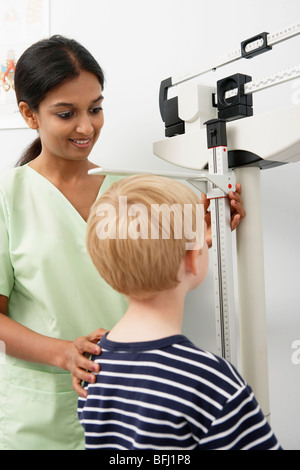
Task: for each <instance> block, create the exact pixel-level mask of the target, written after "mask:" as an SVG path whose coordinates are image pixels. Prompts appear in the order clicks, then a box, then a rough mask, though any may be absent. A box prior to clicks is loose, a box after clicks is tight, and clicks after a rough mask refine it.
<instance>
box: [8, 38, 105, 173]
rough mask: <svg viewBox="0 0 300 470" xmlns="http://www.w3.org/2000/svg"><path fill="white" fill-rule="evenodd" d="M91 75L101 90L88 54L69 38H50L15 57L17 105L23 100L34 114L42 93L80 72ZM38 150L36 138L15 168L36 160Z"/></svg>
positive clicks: (98, 72)
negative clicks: (17, 58)
mask: <svg viewBox="0 0 300 470" xmlns="http://www.w3.org/2000/svg"><path fill="white" fill-rule="evenodd" d="M82 70H84V71H87V72H91V73H93V74H94V75H95V76H96V77H97V78H98V80H99V82H100V84H101V86H102V88H103V87H104V75H103V71H102V69H101V67H100V66H99V64H98V62H97V61H96V60H95V59H94V57H93V56H92V55H91V54H90V52H89V51H88V50H87V49H86V48H85V47H83V46H82V45H81V44H79V43H78V42H77V41H75V40H73V39H68V38H65V37H63V36H58V35H56V36H52V37H51V38H49V39H43V40H41V41H38V42H37V43H35V44H33V45H32V46H30V47H29V48H28V49H27V50H26V51H25V52H24V53H23V54H22V55H21V57H20V58H19V60H18V62H17V65H16V70H15V91H16V97H17V102H18V104H19V103H20V102H21V101H25V102H26V103H27V104H28V106H29V108H30V109H31V110H32V111H34V112H37V111H38V109H39V105H40V103H41V102H42V100H43V99H44V98H45V96H46V94H47V93H48V92H49V91H50V90H52V89H54V88H55V87H57V86H58V85H61V84H62V83H63V82H65V81H67V80H70V79H73V78H76V77H78V76H79V74H80V71H82ZM41 150H42V143H41V140H40V138H39V137H38V138H37V139H36V140H35V141H34V142H33V143H32V144H31V145H30V146H29V147H28V148H27V149H26V150H25V152H24V154H23V155H22V157H21V159H20V160H19V161H18V163H17V166H21V165H25V164H26V163H29V162H30V161H32V160H33V159H34V158H36V157H37V156H38V155H39V154H40V153H41Z"/></svg>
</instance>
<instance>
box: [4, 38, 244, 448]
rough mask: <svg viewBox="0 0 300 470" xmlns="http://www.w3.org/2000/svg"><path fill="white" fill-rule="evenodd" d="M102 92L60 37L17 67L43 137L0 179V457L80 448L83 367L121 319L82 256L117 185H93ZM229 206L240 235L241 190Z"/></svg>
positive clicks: (97, 71) (100, 181)
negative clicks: (98, 210)
mask: <svg viewBox="0 0 300 470" xmlns="http://www.w3.org/2000/svg"><path fill="white" fill-rule="evenodd" d="M103 85H104V77H103V73H102V70H101V68H100V67H99V65H98V63H97V62H96V61H95V59H94V58H93V57H92V56H91V54H90V53H89V52H88V51H87V50H86V49H85V48H84V47H83V46H81V45H80V44H78V43H77V42H76V41H74V40H70V39H66V38H63V37H60V36H54V37H52V38H50V39H47V40H43V41H40V42H38V43H36V44H34V45H33V46H31V47H30V48H29V49H27V50H26V51H25V52H24V54H23V55H22V56H21V58H20V59H19V60H18V63H17V67H16V72H15V90H16V96H17V100H18V104H19V109H20V111H21V113H22V115H23V117H24V119H25V121H26V123H27V124H28V126H29V127H30V128H31V129H36V130H37V132H38V135H39V137H38V138H37V139H36V141H34V143H33V144H32V145H31V146H30V147H29V148H28V149H27V151H26V152H25V154H24V156H23V157H22V159H21V161H20V162H19V166H18V167H17V168H15V169H13V170H11V171H9V172H7V173H6V174H5V175H1V176H0V312H1V313H0V340H1V341H2V342H3V344H5V347H6V356H5V363H4V364H1V365H0V448H1V449H83V448H84V438H83V430H82V428H81V426H80V424H79V422H78V418H77V398H78V396H77V394H76V393H75V391H74V390H73V388H74V389H75V390H76V391H77V392H78V393H82V389H81V387H80V381H81V380H86V381H89V382H93V380H94V375H93V372H98V369H94V367H95V364H94V363H92V362H91V361H89V360H88V358H87V356H88V355H89V354H92V353H96V354H99V347H98V346H97V345H96V342H97V341H98V340H99V338H100V337H101V336H102V334H103V333H104V330H107V329H111V328H112V326H113V325H114V324H115V323H116V322H117V321H118V320H119V319H120V317H121V316H122V314H123V313H124V311H125V309H126V301H125V299H124V297H123V296H121V295H119V294H118V293H116V292H115V291H113V290H112V289H111V288H110V287H109V286H108V285H107V284H106V283H105V282H104V281H103V280H101V279H99V275H98V273H97V271H96V268H95V267H94V265H93V264H92V262H91V260H90V258H89V256H88V255H87V252H86V247H85V232H86V220H87V217H88V214H89V210H90V207H91V206H92V204H93V202H94V201H95V200H96V199H97V197H98V196H99V194H101V193H102V192H104V191H105V189H106V188H108V187H109V186H110V185H111V183H112V181H113V180H114V178H112V177H109V176H106V177H105V178H103V177H101V176H90V175H88V170H89V169H91V168H93V167H95V166H96V165H94V164H93V163H91V162H90V161H89V160H88V156H89V154H90V152H91V150H92V148H93V146H94V145H95V143H96V141H97V139H98V137H99V135H100V132H101V128H102V126H103V110H102V102H103V94H102V92H103ZM231 197H232V203H234V201H235V202H236V206H235V213H234V214H233V216H232V226H233V228H235V226H236V225H237V224H238V222H239V220H240V219H241V218H243V217H244V210H243V205H242V201H241V197H240V190H239V191H237V192H236V194H235V195H231ZM99 305H100V306H101V307H100V308H101V311H100V312H99ZM99 318H101V325H100V326H101V327H102V328H103V330H102V329H97V328H98V327H99ZM91 332H94V333H91ZM96 367H98V366H96ZM70 372H71V373H72V374H73V376H75V377H76V380H75V379H74V380H73V384H72V378H71V374H70Z"/></svg>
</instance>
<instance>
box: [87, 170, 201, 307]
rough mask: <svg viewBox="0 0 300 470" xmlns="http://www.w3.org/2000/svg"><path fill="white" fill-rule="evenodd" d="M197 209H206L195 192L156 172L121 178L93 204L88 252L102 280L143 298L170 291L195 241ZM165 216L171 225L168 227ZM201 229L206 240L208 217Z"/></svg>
mask: <svg viewBox="0 0 300 470" xmlns="http://www.w3.org/2000/svg"><path fill="white" fill-rule="evenodd" d="M120 201H121V203H122V204H123V206H122V207H121V205H120ZM186 207H187V208H188V209H189V211H188V214H189V219H190V220H191V221H192V223H193V227H192V228H191V227H190V230H192V232H191V233H190V235H189V234H188V236H187V234H186V230H184V229H183V227H184V224H185V219H187V215H186V213H185V208H186ZM199 207H200V208H202V209H203V205H201V201H200V199H199V197H198V196H197V195H196V194H195V192H194V191H192V189H190V188H189V187H188V186H187V185H185V184H183V183H180V182H178V181H174V180H172V179H169V178H165V177H161V176H154V175H138V176H131V177H128V178H124V179H121V180H120V181H118V182H116V183H114V184H113V185H112V186H111V187H110V188H109V189H108V190H107V191H106V192H105V193H104V194H103V195H102V196H101V197H100V198H99V199H98V200H97V201H96V202H95V203H94V205H93V206H92V208H91V212H90V216H89V219H88V222H87V250H88V253H89V255H90V257H91V259H92V261H93V263H94V264H95V266H96V268H97V270H98V271H99V273H100V275H101V276H102V277H103V279H105V281H106V282H107V283H108V284H110V285H111V286H112V287H113V288H114V289H115V290H117V291H118V292H121V293H122V294H125V295H127V296H130V297H132V298H137V299H145V298H149V297H151V296H153V295H154V294H155V293H157V292H160V291H164V290H168V289H171V288H173V287H175V286H176V285H177V284H178V279H177V274H178V270H179V267H180V263H181V261H182V259H183V257H184V255H185V252H186V249H187V247H189V248H191V247H192V245H191V243H192V244H194V243H195V241H196V238H195V232H194V233H193V231H194V230H195V228H196V227H195V223H196V216H197V214H196V210H197V208H199ZM164 211H165V212H164ZM159 214H160V216H159ZM202 214H203V212H202ZM178 215H179V216H180V218H181V219H182V226H181V227H180V224H178ZM165 216H166V218H165V220H164V221H163V219H164V217H165ZM166 220H167V222H168V224H169V227H165V226H164V222H166ZM132 224H133V227H134V231H133V230H132ZM198 225H199V224H198ZM197 229H198V232H199V227H197ZM179 231H181V233H180V234H179V233H178V232H179ZM201 232H202V233H201V237H202V240H203V236H204V221H203V223H202V224H201ZM158 233H159V234H158ZM192 235H193V239H191V236H192ZM198 236H199V233H198ZM197 240H199V238H198V237H197Z"/></svg>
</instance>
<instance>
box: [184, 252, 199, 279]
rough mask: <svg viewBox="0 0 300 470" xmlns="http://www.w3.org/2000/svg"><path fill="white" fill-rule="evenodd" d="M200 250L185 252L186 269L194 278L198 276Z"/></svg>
mask: <svg viewBox="0 0 300 470" xmlns="http://www.w3.org/2000/svg"><path fill="white" fill-rule="evenodd" d="M199 251H200V249H199V248H195V249H193V250H187V251H186V252H185V258H184V262H185V269H186V270H187V271H190V272H191V273H192V274H194V276H197V274H198V272H199V271H198V256H199Z"/></svg>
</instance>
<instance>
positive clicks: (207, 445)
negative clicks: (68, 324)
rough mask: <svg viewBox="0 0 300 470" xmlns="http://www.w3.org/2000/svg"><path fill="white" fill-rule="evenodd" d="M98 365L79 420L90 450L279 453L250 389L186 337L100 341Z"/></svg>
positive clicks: (80, 405)
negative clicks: (263, 451)
mask: <svg viewBox="0 0 300 470" xmlns="http://www.w3.org/2000/svg"><path fill="white" fill-rule="evenodd" d="M100 345H101V349H102V354H101V355H100V356H96V357H94V360H95V361H96V362H99V363H100V365H101V371H100V373H99V374H98V375H97V381H96V383H95V384H89V385H88V386H87V390H88V397H87V399H84V398H79V400H78V416H79V420H80V422H81V424H82V425H83V427H84V430H85V441H86V449H119V450H141V449H147V450H149V449H151V450H152V449H155V450H171V449H173V450H182V449H185V450H198V449H199V450H201V449H263V450H265V449H279V448H280V446H279V444H278V442H277V440H276V438H275V436H274V434H273V432H272V430H271V429H270V426H269V424H268V423H267V421H266V419H265V418H264V416H263V414H262V412H261V410H260V408H259V406H258V404H257V402H256V400H255V398H254V395H253V392H252V391H251V389H250V387H249V386H248V385H247V384H246V383H245V381H244V380H243V379H242V378H241V376H240V375H239V374H238V372H237V371H236V370H235V368H234V367H233V366H232V365H231V364H229V363H228V362H227V361H225V360H223V359H221V358H219V357H217V356H215V355H213V354H211V353H209V352H206V351H202V350H200V349H199V348H197V347H196V346H194V345H193V344H192V343H191V342H190V341H189V340H188V339H187V338H186V337H184V336H182V335H176V336H171V337H168V338H164V339H161V340H157V341H148V342H141V343H116V342H113V341H110V340H108V339H107V338H106V335H105V336H104V337H103V338H102V339H101V341H100Z"/></svg>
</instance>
